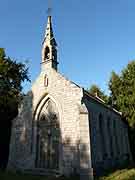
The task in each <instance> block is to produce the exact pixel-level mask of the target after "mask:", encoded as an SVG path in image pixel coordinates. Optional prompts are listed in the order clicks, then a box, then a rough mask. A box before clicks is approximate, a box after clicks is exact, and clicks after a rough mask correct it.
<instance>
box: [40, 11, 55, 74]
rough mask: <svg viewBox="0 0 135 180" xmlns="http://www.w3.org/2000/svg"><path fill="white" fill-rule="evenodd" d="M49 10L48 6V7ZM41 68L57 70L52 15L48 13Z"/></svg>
mask: <svg viewBox="0 0 135 180" xmlns="http://www.w3.org/2000/svg"><path fill="white" fill-rule="evenodd" d="M48 11H50V8H49V9H48ZM42 46H43V47H42V63H41V64H42V68H43V69H46V68H53V69H55V70H56V71H57V65H58V62H57V43H56V40H55V38H54V34H53V29H52V17H51V15H50V13H49V14H48V20H47V27H46V31H45V36H44V40H43V44H42Z"/></svg>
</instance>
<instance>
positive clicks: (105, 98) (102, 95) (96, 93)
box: [88, 84, 108, 103]
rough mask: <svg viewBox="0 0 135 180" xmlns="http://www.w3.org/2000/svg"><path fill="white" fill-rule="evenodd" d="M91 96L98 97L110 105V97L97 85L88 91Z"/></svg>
mask: <svg viewBox="0 0 135 180" xmlns="http://www.w3.org/2000/svg"><path fill="white" fill-rule="evenodd" d="M88 92H89V93H90V94H92V95H93V96H98V97H99V98H101V99H102V100H103V101H104V102H105V103H108V96H107V95H105V93H104V92H103V91H102V90H101V89H100V88H99V87H98V86H97V85H95V84H93V85H92V86H91V87H90V89H89V90H88Z"/></svg>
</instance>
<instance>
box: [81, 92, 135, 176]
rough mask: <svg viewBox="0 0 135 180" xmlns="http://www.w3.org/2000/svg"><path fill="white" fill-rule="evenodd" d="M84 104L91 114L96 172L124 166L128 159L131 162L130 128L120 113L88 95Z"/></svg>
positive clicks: (90, 124)
mask: <svg viewBox="0 0 135 180" xmlns="http://www.w3.org/2000/svg"><path fill="white" fill-rule="evenodd" d="M83 102H84V103H85V105H86V107H87V109H88V112H89V126H90V131H91V153H92V167H93V168H94V170H95V171H96V172H97V173H101V172H102V171H103V169H108V168H113V167H117V166H120V165H122V164H123V163H125V161H126V160H127V159H128V160H129V161H130V160H131V159H132V157H131V153H130V147H129V139H128V127H127V124H126V123H125V122H124V121H123V120H122V117H121V115H120V113H119V112H117V111H116V110H112V109H111V108H109V107H107V106H106V105H104V104H103V102H101V101H99V100H98V99H96V98H92V97H90V96H88V95H85V96H84V99H83Z"/></svg>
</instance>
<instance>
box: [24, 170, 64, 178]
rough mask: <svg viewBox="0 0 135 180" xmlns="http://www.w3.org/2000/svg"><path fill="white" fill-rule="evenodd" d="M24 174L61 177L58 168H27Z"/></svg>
mask: <svg viewBox="0 0 135 180" xmlns="http://www.w3.org/2000/svg"><path fill="white" fill-rule="evenodd" d="M23 173H24V174H31V175H37V176H53V177H60V176H61V174H60V172H59V171H57V170H45V169H37V168H36V169H26V170H24V171H23Z"/></svg>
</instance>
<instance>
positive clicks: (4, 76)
mask: <svg viewBox="0 0 135 180" xmlns="http://www.w3.org/2000/svg"><path fill="white" fill-rule="evenodd" d="M25 80H27V81H29V77H28V68H26V66H25V64H23V63H17V62H16V61H13V60H11V59H10V58H9V57H6V55H5V51H4V49H3V48H0V113H5V112H6V110H7V109H8V112H13V111H14V108H16V106H17V105H18V103H19V101H20V98H21V90H22V85H21V84H22V82H23V81H25ZM5 115H6V113H5ZM7 118H10V116H8V117H7Z"/></svg>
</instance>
